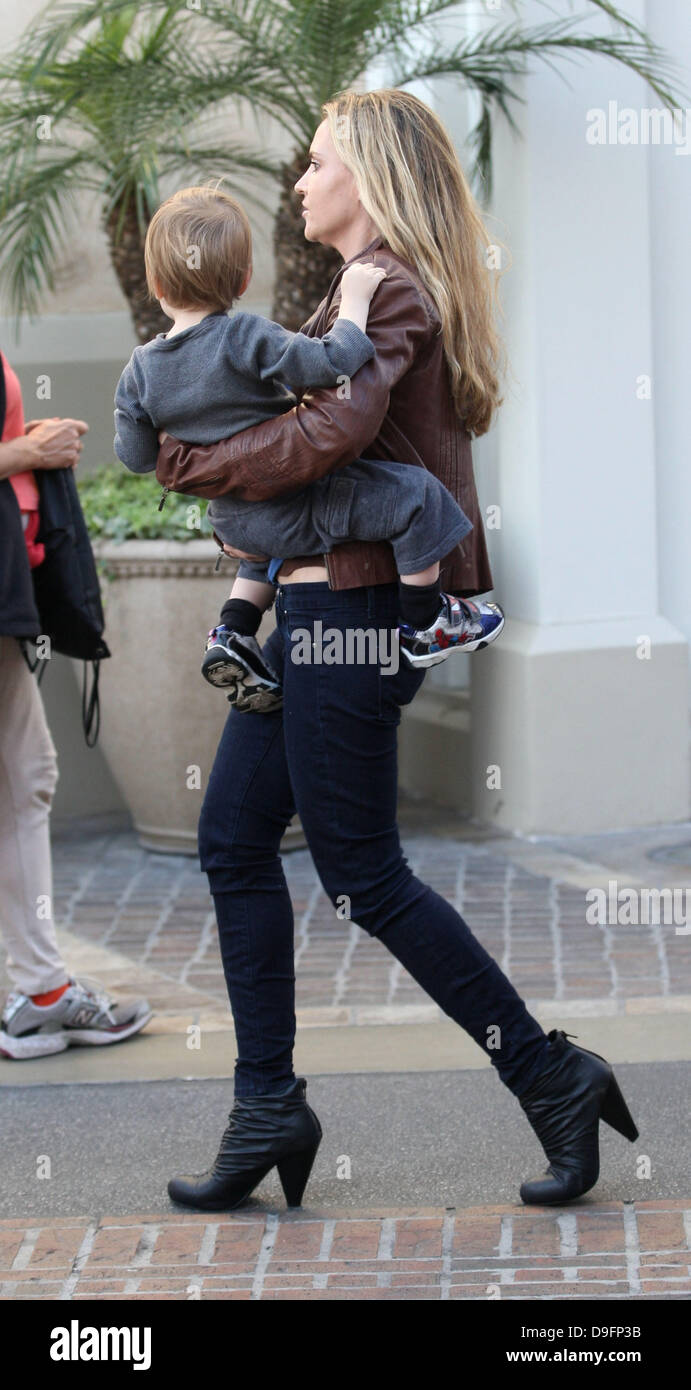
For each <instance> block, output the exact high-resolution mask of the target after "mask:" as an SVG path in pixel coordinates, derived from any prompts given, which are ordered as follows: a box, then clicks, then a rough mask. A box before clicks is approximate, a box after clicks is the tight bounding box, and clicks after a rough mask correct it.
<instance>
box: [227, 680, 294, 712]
mask: <svg viewBox="0 0 691 1390" xmlns="http://www.w3.org/2000/svg"><path fill="white" fill-rule="evenodd" d="M228 699H229V701H230V703H231V705H232V706H233V708H234V709H236V710H239V711H240V713H241V714H245V713H249V712H251V711H252V710H255V711H257V712H258V713H260V714H266V713H267V712H269V711H270V710H274V709H280V708H281V706H282V704H283V692H282V690H281V688H280V686H279V687H277V689H276V690H267V689H266V687H265V686H256V685H253V684H251V677H250V676H249V675H248V674H247V673H246V672H244V671H243V673H242V675H241V676H240V677H239V678H238V679H237V680H236V681H235V682H234V684H233V685H232V686H231V687H230V689H229V690H228Z"/></svg>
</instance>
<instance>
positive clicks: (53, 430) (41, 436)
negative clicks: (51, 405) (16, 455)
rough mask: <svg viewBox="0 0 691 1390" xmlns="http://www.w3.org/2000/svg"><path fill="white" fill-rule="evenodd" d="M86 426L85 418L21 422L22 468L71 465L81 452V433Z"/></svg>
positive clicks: (19, 441) (70, 466) (67, 466)
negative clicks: (22, 427) (23, 459)
mask: <svg viewBox="0 0 691 1390" xmlns="http://www.w3.org/2000/svg"><path fill="white" fill-rule="evenodd" d="M88 428H89V426H88V425H87V423H86V421H85V420H61V419H59V418H58V417H57V416H53V417H52V418H51V419H49V420H29V421H28V422H27V423H26V425H25V426H24V438H23V439H21V438H20V439H18V440H17V441H16V443H17V444H18V445H20V446H21V445H23V446H24V449H25V452H26V454H27V459H28V460H30V462H29V461H27V463H26V468H74V467H75V466H76V464H77V462H78V459H79V455H80V454H81V452H82V447H83V446H82V441H81V436H82V435H83V434H86V432H87V430H88Z"/></svg>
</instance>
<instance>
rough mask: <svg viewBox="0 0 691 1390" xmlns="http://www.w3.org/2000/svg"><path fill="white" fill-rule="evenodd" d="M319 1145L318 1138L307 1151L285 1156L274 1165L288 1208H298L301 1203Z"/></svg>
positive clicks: (302, 1150) (303, 1150)
mask: <svg viewBox="0 0 691 1390" xmlns="http://www.w3.org/2000/svg"><path fill="white" fill-rule="evenodd" d="M320 1144H321V1138H319V1139H318V1140H317V1142H316V1144H312V1145H310V1147H309V1148H308V1149H301V1150H300V1152H299V1153H295V1154H286V1156H285V1158H282V1159H280V1160H279V1162H278V1163H277V1164H276V1167H277V1168H278V1176H279V1178H280V1179H281V1187H282V1188H283V1192H284V1195H285V1199H286V1202H287V1204H288V1206H289V1207H299V1206H300V1204H301V1202H302V1194H303V1192H304V1190H305V1188H306V1186H307V1179H308V1178H309V1175H310V1173H311V1171H312V1164H313V1163H314V1160H315V1158H316V1157H317V1149H318V1148H319V1145H320Z"/></svg>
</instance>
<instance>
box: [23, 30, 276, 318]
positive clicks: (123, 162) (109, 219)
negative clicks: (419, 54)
mask: <svg viewBox="0 0 691 1390" xmlns="http://www.w3.org/2000/svg"><path fill="white" fill-rule="evenodd" d="M87 8H88V9H89V10H90V11H91V18H92V19H95V24H92V27H91V31H90V32H89V33H88V34H86V35H84V36H83V41H82V42H80V43H79V44H78V45H76V46H75V45H74V43H72V44H71V45H66V46H65V47H66V51H65V52H64V53H63V54H62V55H61V56H60V58H59V59H58V58H56V57H51V58H46V60H45V61H41V62H39V63H36V62H35V59H34V56H33V54H32V53H31V44H28V45H25V46H23V47H22V49H20V51H19V52H18V53H17V54H16V55H14V57H13V58H12V59H11V60H10V61H9V62H8V63H6V64H5V67H4V68H3V69H2V70H0V72H1V77H2V89H1V91H0V148H1V149H2V155H3V159H2V173H1V174H0V218H1V219H2V226H3V242H4V246H3V254H2V259H1V260H0V269H1V271H2V275H3V280H4V282H5V284H6V288H7V290H8V294H9V298H10V302H11V304H12V307H13V308H14V310H15V312H16V313H18V314H19V313H22V312H35V311H36V309H37V307H38V303H39V300H40V295H41V292H42V291H43V290H44V289H45V288H53V285H54V270H55V268H56V265H57V264H58V262H59V258H60V254H61V252H62V251H63V249H64V248H65V245H66V244H67V243H68V241H69V233H70V230H71V226H72V225H73V222H74V214H75V213H76V214H78V213H79V212H80V210H81V207H82V203H81V202H80V201H79V195H83V194H85V193H86V194H93V195H95V196H96V198H97V201H98V206H99V210H100V215H101V221H102V225H103V228H104V231H105V234H106V238H107V242H108V248H109V252H110V258H111V262H112V265H113V268H114V270H115V274H116V276H117V279H118V281H119V284H120V287H121V289H122V291H123V294H124V295H125V297H126V299H127V301H128V304H129V306H130V310H131V314H132V319H133V322H134V326H135V329H136V332H137V335H138V337H139V339H140V341H141V342H146V341H148V339H150V338H151V337H153V336H154V334H155V333H157V332H160V331H161V330H162V329H164V328H167V327H170V321H169V320H168V319H167V318H166V317H165V316H164V314H163V313H162V312H161V310H160V308H159V306H158V304H157V303H156V301H155V300H154V301H150V300H149V299H148V294H147V287H146V278H145V271H144V238H145V235H146V229H147V226H148V224H149V221H150V219H151V216H152V215H153V213H154V212H155V210H156V208H157V206H158V205H159V203H160V202H161V191H160V189H161V183H162V181H164V180H165V179H166V178H167V177H169V176H172V175H175V176H176V178H178V179H180V180H183V179H185V178H187V179H188V181H190V180H192V179H199V178H205V177H209V176H217V175H224V176H225V177H226V181H227V183H228V186H229V187H230V188H231V189H236V188H237V191H238V193H239V192H240V191H241V193H242V196H243V198H249V200H250V201H253V202H255V203H257V204H258V205H259V206H260V207H264V206H265V204H264V202H263V200H262V199H261V198H260V197H259V196H258V194H257V193H256V192H255V191H253V188H252V186H251V184H250V185H249V186H248V178H250V179H251V178H252V177H253V176H256V175H257V174H264V175H267V174H268V175H271V176H273V177H276V176H278V175H279V173H280V165H279V164H277V163H276V161H274V160H271V159H270V158H269V157H268V156H266V155H264V154H262V153H261V151H259V150H256V151H252V149H251V148H250V147H249V146H248V145H247V143H246V142H245V141H242V142H237V141H236V142H232V141H230V140H228V139H227V137H225V136H223V138H222V139H221V138H219V135H218V132H217V131H216V130H215V129H214V124H215V123H214V120H213V116H214V103H213V92H214V74H213V73H212V72H206V73H205V80H204V83H203V85H201V84H200V85H198V86H197V87H195V84H194V83H193V81H192V80H191V78H192V70H193V67H194V60H193V58H191V57H190V59H189V61H188V62H187V64H186V65H185V71H184V73H183V74H182V76H181V69H180V64H179V61H178V55H179V47H180V45H181V44H182V43H183V42H184V41H187V39H188V34H187V32H186V25H185V21H184V16H183V15H182V14H181V13H180V6H179V5H168V6H166V7H165V9H164V10H161V7H160V6H159V7H158V10H159V12H158V13H154V7H153V6H151V7H150V10H151V13H150V14H147V15H145V16H144V22H143V23H142V21H141V17H140V12H141V6H139V5H134V4H131V3H130V4H127V5H122V4H121V5H118V6H112V7H110V9H109V8H108V7H107V6H103V7H102V13H100V14H97V13H96V10H97V8H98V7H97V6H96V5H90V6H88V7H84V6H82V7H81V9H82V11H84V10H85V9H87ZM70 50H73V51H70ZM260 81H261V82H262V90H263V91H264V90H265V89H266V88H267V87H270V83H271V73H270V72H268V71H265V70H264V69H262V67H261V65H260V64H259V63H257V62H253V63H252V65H251V67H250V66H248V63H247V54H246V53H245V54H237V55H236V56H235V57H232V56H231V55H228V57H227V59H226V60H225V61H224V65H223V72H222V77H220V78H219V91H218V93H217V102H218V100H219V99H220V98H221V97H223V96H225V95H226V94H227V93H229V92H231V93H232V90H233V88H234V87H236V88H237V89H238V90H242V91H243V93H244V94H246V97H247V98H249V99H250V100H251V94H252V90H253V87H254V84H255V83H257V82H260ZM239 185H240V186H239Z"/></svg>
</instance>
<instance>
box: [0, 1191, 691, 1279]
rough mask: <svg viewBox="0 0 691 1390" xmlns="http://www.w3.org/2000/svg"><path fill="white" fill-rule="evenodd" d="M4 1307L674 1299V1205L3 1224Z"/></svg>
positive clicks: (685, 1211)
mask: <svg viewBox="0 0 691 1390" xmlns="http://www.w3.org/2000/svg"><path fill="white" fill-rule="evenodd" d="M0 1269H1V1270H2V1274H1V1275H0V1278H2V1280H3V1281H4V1282H3V1283H2V1284H1V1285H0V1298H2V1299H11V1300H14V1299H63V1300H64V1299H69V1300H74V1301H78V1300H80V1299H92V1298H96V1299H105V1300H109V1301H110V1300H119V1299H122V1300H137V1299H169V1300H170V1299H172V1300H182V1299H200V1298H201V1299H225V1298H230V1299H262V1300H265V1299H293V1300H295V1299H301V1300H302V1299H320V1300H323V1299H336V1300H344V1299H389V1300H391V1299H395V1300H405V1299H430V1300H438V1299H450V1298H458V1299H476V1300H477V1299H482V1300H486V1299H490V1298H501V1299H507V1298H511V1299H583V1298H598V1299H670V1298H672V1299H676V1298H688V1297H689V1293H690V1292H691V1208H690V1207H689V1205H688V1203H684V1202H681V1201H658V1202H636V1203H633V1202H632V1203H623V1202H614V1203H612V1202H609V1203H596V1202H593V1203H584V1204H581V1205H579V1206H567V1207H564V1208H557V1209H556V1210H553V1209H551V1208H545V1207H542V1208H531V1209H527V1208H525V1207H523V1206H485V1207H475V1208H471V1209H468V1210H464V1211H457V1210H455V1209H451V1208H448V1209H446V1210H444V1209H440V1208H424V1209H421V1208H412V1209H398V1210H390V1211H381V1210H378V1211H362V1212H356V1213H353V1212H352V1211H343V1210H340V1211H316V1210H310V1209H307V1208H304V1209H301V1210H300V1211H294V1212H286V1211H281V1212H279V1213H274V1212H270V1211H266V1210H262V1211H253V1210H252V1208H251V1207H248V1208H247V1209H245V1210H242V1211H239V1212H238V1214H237V1215H236V1216H233V1215H231V1214H228V1215H225V1214H224V1213H219V1214H218V1215H214V1216H209V1217H205V1216H204V1215H203V1214H192V1213H190V1214H185V1215H181V1216H177V1215H176V1216H163V1217H156V1216H151V1215H146V1216H144V1215H142V1216H129V1217H107V1216H104V1217H102V1218H101V1219H100V1220H99V1221H94V1222H89V1221H88V1220H87V1219H86V1218H79V1217H77V1218H74V1219H71V1218H70V1219H68V1218H63V1219H60V1220H55V1221H50V1222H48V1223H43V1224H41V1225H32V1224H31V1223H29V1222H27V1221H26V1220H23V1221H0Z"/></svg>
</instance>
